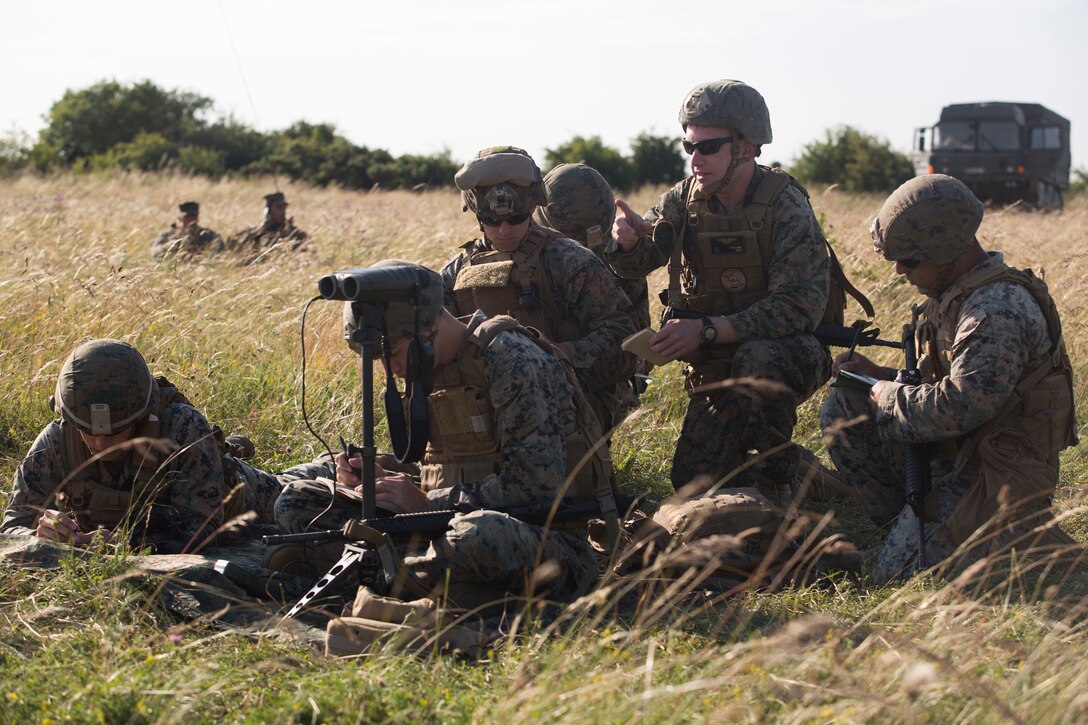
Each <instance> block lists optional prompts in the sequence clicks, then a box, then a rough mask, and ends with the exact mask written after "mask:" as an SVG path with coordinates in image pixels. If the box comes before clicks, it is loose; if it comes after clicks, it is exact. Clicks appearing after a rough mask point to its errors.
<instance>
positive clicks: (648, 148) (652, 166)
mask: <svg viewBox="0 0 1088 725" xmlns="http://www.w3.org/2000/svg"><path fill="white" fill-rule="evenodd" d="M631 166H632V168H633V172H634V177H633V178H634V184H635V186H644V185H646V184H673V183H675V182H677V181H679V180H680V179H682V178H684V177H685V176H686V175H687V161H686V160H685V159H684V157H683V156H681V155H680V150H679V149H678V148H677V144H676V138H675V137H673V136H655V135H653V134H651V133H645V132H644V133H640V134H639V135H638V136H635V140H634V141H632V142H631Z"/></svg>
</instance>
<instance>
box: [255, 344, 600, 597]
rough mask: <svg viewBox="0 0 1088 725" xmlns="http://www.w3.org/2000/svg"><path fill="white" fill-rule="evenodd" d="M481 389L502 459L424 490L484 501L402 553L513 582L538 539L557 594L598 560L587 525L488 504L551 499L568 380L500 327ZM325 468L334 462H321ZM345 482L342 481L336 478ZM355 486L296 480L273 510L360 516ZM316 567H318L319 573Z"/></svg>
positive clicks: (442, 501)
mask: <svg viewBox="0 0 1088 725" xmlns="http://www.w3.org/2000/svg"><path fill="white" fill-rule="evenodd" d="M483 363H484V370H485V374H486V377H487V382H488V396H489V400H490V403H491V405H492V407H493V408H494V410H495V415H496V420H495V431H496V433H497V437H498V439H499V448H500V453H501V457H502V465H501V469H500V471H499V472H498V473H496V474H491V475H489V476H487V477H486V478H483V479H481V480H478V481H468V482H465V483H463V484H460V485H457V486H453V487H451V488H440V489H436V490H433V491H429V492H428V493H427V495H428V497H429V498H430V499H431V501H432V505H433V508H435V509H443V508H450V507H457V508H469V509H483V510H481V511H477V512H474V513H472V514H467V515H465V516H458V517H457V518H456V519H455V520H454V524H453V525H452V528H451V529H450V531H448V532H447V533H446V534H445V535H443V537H441V538H440V539H438V540H436V541H435V542H434V543H433V544H432V545H431V546H430V547H429V549H428V550H427V551H426V552H423V553H420V552H405V553H406V554H408V555H409V558H407V559H406V563H407V564H409V565H410V566H411V567H413V568H414V569H415V572H416V573H421V575H423V576H425V577H430V580H429V584H431V585H440V584H441V582H442V581H443V580H444V577H445V572H446V571H447V570H448V571H449V572H450V576H451V578H452V579H453V580H454V581H461V582H476V583H496V582H498V583H501V584H502V586H503V587H507V585H509V587H508V589H507V590H508V591H520V590H521V589H522V586H523V584H524V582H525V581H528V578H529V576H530V574H531V572H532V568H533V564H534V561H535V556H536V554H537V551H538V549H539V546H540V545H541V542H542V541H543V542H545V543H544V546H545V554H546V556H545V558H544V560H545V561H547V560H552V561H554V562H556V563H557V564H558V565H559V566H560V568H561V569H562V570H563V572H564V574H563V576H562V577H561V579H560V582H561V583H560V584H559V585H558V588H557V589H556V590H555V592H553V594H554V595H556V596H559V595H561V594H573V593H574V592H575V591H577V588H575V587H572V588H570V589H566V588H565V587H566V586H567V584H565V583H563V582H573V583H577V584H581V583H583V582H585V581H586V579H587V577H591V576H595V575H596V571H597V562H596V558H595V556H594V554H593V551H592V549H591V547H590V545H589V543H588V540H587V539H586V536H585V531H584V530H574V531H570V532H551V533H547V534H546V535H545V532H544V530H543V529H541V528H540V527H536V526H531V525H529V524H526V523H523V522H521V521H517V520H516V519H511V518H509V517H507V516H505V515H503V514H497V513H495V512H494V511H487V510H486V509H495V508H511V507H519V506H527V505H536V504H541V503H551V502H552V501H554V500H555V498H556V496H557V495H558V493H559V491H560V490H561V487H562V486H563V483H564V480H565V478H566V452H565V450H566V449H565V440H564V433H563V421H564V420H566V419H568V418H569V417H570V416H573V415H574V412H573V410H572V409H571V406H572V402H571V400H572V398H571V389H570V384H569V383H568V382H567V380H566V377H565V376H564V374H563V370H562V367H561V366H560V364H559V362H558V361H557V360H555V359H554V358H552V357H551V356H550V355H548V354H547V353H546V352H544V351H543V350H542V349H540V347H538V346H537V345H536V343H534V342H533V341H532V340H530V339H528V338H527V337H525V336H523V335H521V334H519V333H515V332H509V331H508V332H501V333H499V334H498V335H497V336H496V337H495V339H494V340H493V341H492V343H491V344H490V345H489V346H488V347H487V349H486V350H485V351H484V355H483ZM324 475H325V477H326V478H329V479H333V478H334V477H335V470H334V468H333V467H332V466H331V465H330V466H328V467H327V469H326V472H325V474H324ZM340 488H343V487H340ZM359 514H360V507H359V503H358V498H357V496H352V495H351V494H349V493H347V492H342V493H341V494H340V495H335V494H334V492H333V491H332V490H330V486H329V485H326V484H323V483H321V482H316V483H315V482H296V483H292V484H290V485H288V486H287V487H286V488H284V490H283V493H282V494H280V497H279V499H278V501H277V502H276V520H277V522H278V523H279V525H280V526H281V527H282V528H283V529H285V530H287V531H289V532H299V531H306V530H313V529H315V528H316V529H324V528H336V527H339V526H342V525H343V523H344V522H345V521H347V520H348V519H350V518H357V517H358V516H359ZM318 573H320V572H315V574H318Z"/></svg>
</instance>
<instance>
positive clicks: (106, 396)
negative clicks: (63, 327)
mask: <svg viewBox="0 0 1088 725" xmlns="http://www.w3.org/2000/svg"><path fill="white" fill-rule="evenodd" d="M157 392H158V386H157V385H156V384H155V379H154V378H153V377H152V375H151V371H150V370H149V369H148V367H147V362H145V361H144V358H143V356H142V355H141V354H140V352H139V351H138V350H137V349H136V348H134V347H133V346H132V345H129V344H128V343H127V342H121V341H120V340H109V339H99V340H89V341H88V342H85V343H83V344H82V345H80V346H79V347H77V348H76V349H75V350H73V351H72V353H71V354H70V355H69V356H68V358H67V359H66V360H65V361H64V365H62V366H61V369H60V374H59V375H58V376H57V387H56V390H55V392H54V394H53V404H54V406H55V408H56V412H57V414H58V415H61V416H62V417H64V418H66V419H68V420H69V421H71V422H72V423H74V424H75V425H77V426H78V427H79V428H80V429H81V430H83V431H84V432H85V433H89V434H91V435H96V436H108V435H114V434H116V433H119V432H121V431H123V430H125V429H126V428H128V427H129V426H131V425H133V424H134V423H136V422H137V421H138V420H139V419H141V418H143V417H145V415H146V413H147V412H148V411H149V410H151V407H152V405H154V404H156V403H157V402H158V401H157V395H156V394H157Z"/></svg>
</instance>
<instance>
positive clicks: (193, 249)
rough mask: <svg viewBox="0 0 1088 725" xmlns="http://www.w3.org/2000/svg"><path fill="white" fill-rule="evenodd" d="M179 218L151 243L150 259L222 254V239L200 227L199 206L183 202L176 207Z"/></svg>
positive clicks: (217, 234) (193, 202) (190, 202)
mask: <svg viewBox="0 0 1088 725" xmlns="http://www.w3.org/2000/svg"><path fill="white" fill-rule="evenodd" d="M178 211H180V212H181V216H179V217H178V220H177V222H176V223H174V224H171V225H170V228H169V229H167V230H166V231H165V232H163V233H162V234H160V235H159V236H158V237H157V238H156V239H155V241H154V242H152V243H151V258H152V259H165V258H166V257H168V256H174V255H180V256H182V257H190V256H192V255H194V254H200V253H201V252H222V251H223V238H222V237H220V236H219V233H218V232H214V231H212V230H211V229H208V228H207V227H202V226H200V204H198V203H196V202H195V201H185V202H182V203H181V204H179V205H178Z"/></svg>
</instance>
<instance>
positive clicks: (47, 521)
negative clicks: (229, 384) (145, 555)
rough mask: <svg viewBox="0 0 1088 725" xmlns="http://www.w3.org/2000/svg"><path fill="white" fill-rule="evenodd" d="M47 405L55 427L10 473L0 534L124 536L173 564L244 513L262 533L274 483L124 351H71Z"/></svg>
mask: <svg viewBox="0 0 1088 725" xmlns="http://www.w3.org/2000/svg"><path fill="white" fill-rule="evenodd" d="M53 405H54V407H55V410H56V412H57V414H58V416H59V417H58V419H57V420H55V421H53V422H52V423H50V424H49V425H47V426H46V427H45V429H44V430H43V431H42V432H41V434H39V435H38V438H37V440H35V441H34V444H33V445H32V446H31V447H30V451H29V452H28V453H27V455H26V458H24V459H23V461H22V463H20V464H19V467H18V469H16V471H15V483H14V486H13V488H12V494H11V501H10V502H9V504H8V507H7V510H6V511H5V512H4V519H3V523H2V524H0V532H3V533H16V534H34V535H36V536H38V537H40V538H43V539H49V540H51V541H57V542H60V543H65V544H71V545H73V546H87V545H89V544H91V543H93V542H95V541H101V542H104V543H118V538H119V537H120V536H121V535H122V534H125V535H127V536H128V537H129V539H128V541H129V543H131V544H132V545H133V546H138V547H143V546H150V547H151V548H152V549H153V551H154V552H155V553H157V554H175V553H179V552H192V551H194V550H196V549H199V548H200V547H201V546H202V545H207V544H209V543H211V542H213V541H216V540H217V539H219V538H220V537H218V536H217V533H218V530H219V528H220V527H221V526H223V524H224V523H225V522H228V521H231V520H232V519H234V517H236V516H239V515H241V514H243V513H245V512H247V511H252V512H254V513H255V514H256V522H257V523H267V524H271V523H272V522H273V504H274V503H275V500H276V496H277V495H278V494H279V491H280V482H279V480H277V478H276V477H274V476H272V475H270V474H267V473H265V472H264V471H261V470H258V469H256V468H254V467H253V466H251V465H249V464H248V463H246V462H245V461H243V460H239V458H238V457H236V456H235V453H237V454H238V455H239V456H241V455H249V454H250V453H251V451H246V452H243V451H242V450H241V449H240V447H234V446H232V445H231V444H228V442H227V441H228V440H230V439H224V437H223V433H222V431H220V430H219V429H218V428H213V427H212V426H211V425H209V423H208V421H207V419H206V418H205V417H204V416H203V415H202V414H201V413H200V412H199V411H197V410H196V409H195V408H194V407H193V406H192V405H191V404H190V403H189V401H188V400H187V399H186V398H185V396H184V395H182V394H181V393H180V392H179V391H178V390H177V388H175V387H174V386H173V385H171V384H170V383H169V382H168V381H167V380H166V379H165V378H162V377H157V378H156V377H154V376H152V374H151V371H150V370H149V369H148V367H147V363H146V362H144V359H143V357H142V356H141V355H140V353H139V352H138V351H137V350H136V348H134V347H132V346H131V345H129V344H127V343H124V342H119V341H117V340H92V341H90V342H87V343H84V344H83V345H80V346H79V347H77V348H76V349H75V350H74V351H73V352H72V354H71V355H70V356H69V357H68V359H67V361H66V362H65V363H64V366H63V367H62V368H61V371H60V376H59V378H58V380H57V389H56V394H55V395H54V397H53ZM138 439H139V440H138ZM239 443H243V444H244V445H248V446H250V447H251V446H252V444H249V442H248V441H245V440H244V439H240V440H239ZM235 489H237V490H235Z"/></svg>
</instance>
